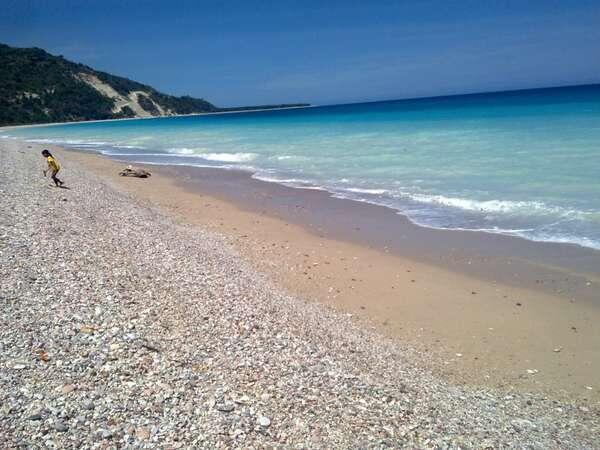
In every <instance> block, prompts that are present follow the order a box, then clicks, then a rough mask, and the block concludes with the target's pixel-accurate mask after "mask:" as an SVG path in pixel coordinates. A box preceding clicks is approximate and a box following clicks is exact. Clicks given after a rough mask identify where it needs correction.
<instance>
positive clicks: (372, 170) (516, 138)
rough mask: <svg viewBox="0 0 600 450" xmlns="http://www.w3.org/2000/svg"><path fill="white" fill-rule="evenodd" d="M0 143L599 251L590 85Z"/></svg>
mask: <svg viewBox="0 0 600 450" xmlns="http://www.w3.org/2000/svg"><path fill="white" fill-rule="evenodd" d="M0 136H1V137H3V138H11V137H15V138H25V139H27V140H30V141H34V142H48V143H56V144H63V145H67V146H73V147H76V148H80V149H86V150H89V151H93V152H99V153H102V154H104V155H108V156H111V157H113V158H117V159H120V160H124V161H131V162H143V163H151V164H180V165H189V166H209V167H220V168H224V169H242V170H247V171H250V172H252V173H253V176H254V177H256V178H259V179H262V180H266V181H271V182H276V183H284V184H287V185H292V186H296V187H299V188H311V189H325V190H327V191H329V192H331V193H332V194H333V195H335V196H338V197H344V198H350V199H355V200H358V201H366V202H372V203H377V204H381V205H386V206H389V207H391V208H394V209H396V210H397V211H399V212H400V213H402V214H405V215H407V216H408V217H409V218H410V219H411V220H412V221H414V222H415V223H417V224H420V225H423V226H428V227H436V228H448V229H466V230H483V231H487V232H491V233H503V234H511V235H518V236H522V237H525V238H527V239H531V240H537V241H553V242H570V243H575V244H579V245H582V246H586V247H593V248H597V249H600V85H592V86H579V87H566V88H554V89H538V90H527V91H513V92H504V93H490V94H477V95H464V96H452V97H437V98H428V99H417V100H399V101H386V102H376V103H361V104H350V105H335V106H319V107H311V108H302V109H293V110H279V111H262V112H247V113H237V114H220V115H205V116H187V117H171V118H159V119H151V120H125V121H108V122H96V123H79V124H68V125H53V126H41V127H32V128H17V129H11V130H6V131H0ZM65 172H66V173H65V174H64V176H65V178H66V179H68V172H67V171H65Z"/></svg>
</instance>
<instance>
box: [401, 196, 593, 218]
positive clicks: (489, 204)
mask: <svg viewBox="0 0 600 450" xmlns="http://www.w3.org/2000/svg"><path fill="white" fill-rule="evenodd" d="M400 196H401V197H406V198H410V199H411V200H414V201H417V202H421V203H429V204H433V205H440V206H449V207H452V208H457V209H462V210H463V211H474V212H479V213H504V214H510V213H519V212H523V213H527V214H531V213H532V212H537V213H545V214H557V215H568V214H581V213H583V212H582V211H575V210H569V209H564V208H560V207H558V206H551V205H547V204H545V203H543V202H539V201H512V200H473V199H466V198H458V197H446V196H443V195H425V194H414V193H406V192H402V193H401V194H400Z"/></svg>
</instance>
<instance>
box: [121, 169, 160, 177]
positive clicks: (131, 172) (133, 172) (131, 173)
mask: <svg viewBox="0 0 600 450" xmlns="http://www.w3.org/2000/svg"><path fill="white" fill-rule="evenodd" d="M119 175H121V176H122V177H137V178H148V177H149V176H150V175H152V174H151V173H150V172H148V171H147V170H144V169H138V168H136V167H131V166H127V167H125V168H124V169H123V170H121V171H120V172H119Z"/></svg>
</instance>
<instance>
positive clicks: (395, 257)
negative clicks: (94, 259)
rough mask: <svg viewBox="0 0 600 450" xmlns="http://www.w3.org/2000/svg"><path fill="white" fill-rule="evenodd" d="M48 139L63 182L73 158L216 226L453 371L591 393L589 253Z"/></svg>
mask: <svg viewBox="0 0 600 450" xmlns="http://www.w3.org/2000/svg"><path fill="white" fill-rule="evenodd" d="M24 145H25V144H24ZM27 145H29V144H27ZM31 147H32V148H34V149H37V147H38V146H36V145H31ZM52 149H53V150H54V151H56V154H57V156H58V158H59V160H60V161H61V163H62V165H63V169H64V170H63V175H64V178H65V180H66V181H67V182H68V165H69V160H73V161H77V162H78V163H81V164H84V165H85V166H86V167H87V168H89V169H91V170H92V171H94V172H95V173H98V174H100V175H102V176H103V177H105V179H106V180H107V181H108V182H110V183H112V184H114V185H116V186H118V187H119V188H120V189H123V190H125V191H127V192H129V193H131V194H133V195H135V196H137V197H139V198H142V199H146V200H148V201H150V202H152V203H154V204H157V205H158V206H160V207H161V208H162V209H163V210H165V211H167V212H171V213H173V214H174V215H175V216H176V217H178V218H179V219H180V220H181V222H182V223H189V224H192V225H198V226H201V227H204V228H207V229H210V230H214V231H217V232H219V233H221V234H223V235H225V236H227V237H228V240H229V242H230V243H231V244H232V245H233V246H234V247H236V248H237V249H238V250H240V251H241V252H242V253H243V254H244V255H245V256H246V257H247V258H248V259H249V260H250V261H252V262H253V264H254V265H255V266H256V267H257V268H259V269H260V270H261V271H263V272H265V273H267V274H269V275H270V276H271V277H272V278H273V279H274V280H276V281H277V282H278V283H279V284H280V285H281V286H282V287H284V288H286V289H287V290H289V291H290V292H293V293H294V294H296V295H299V296H302V297H304V298H306V299H308V300H311V301H318V302H321V303H324V304H328V305H331V307H332V308H335V309H338V310H342V311H345V312H347V313H348V314H352V315H353V317H354V318H355V319H356V320H357V321H360V322H363V323H364V325H365V326H372V327H376V328H377V329H379V330H380V331H382V332H383V333H385V334H388V335H390V336H393V337H395V338H397V339H398V345H406V344H409V345H411V346H413V347H415V348H417V349H418V350H420V351H422V352H423V354H424V357H427V359H429V360H430V363H431V366H432V369H433V370H434V371H435V372H437V373H440V374H442V375H444V376H447V377H449V378H450V379H452V380H453V381H455V382H464V383H468V384H472V385H485V386H496V387H501V388H505V389H507V390H511V389H516V390H526V391H539V392H543V393H546V394H550V395H552V396H555V397H557V398H558V397H568V398H578V399H581V400H588V401H590V402H592V403H598V402H599V401H600V395H599V391H600V328H599V327H597V326H596V325H595V323H596V322H597V321H598V319H599V318H600V298H599V297H600V289H598V286H599V283H600V252H597V251H594V250H588V249H584V248H581V247H577V246H573V245H563V244H544V243H533V242H529V241H526V240H523V239H520V238H513V237H507V236H497V235H490V234H485V233H473V232H454V231H443V230H432V229H426V228H422V227H417V226H415V225H413V224H411V223H410V222H409V221H408V220H407V219H406V218H404V217H402V216H400V215H398V214H396V213H395V212H394V211H392V210H390V209H388V208H384V207H379V206H374V205H369V204H366V203H358V202H354V201H350V200H341V199H335V198H331V197H330V196H329V195H328V194H327V193H326V192H322V191H315V190H303V189H294V188H288V187H285V186H280V185H277V184H273V183H266V182H262V181H258V180H254V179H252V178H251V177H250V176H249V175H248V174H247V173H242V172H235V171H222V170H218V169H200V168H190V167H168V166H160V167H158V166H146V167H145V168H146V169H147V170H150V171H151V172H152V173H153V175H152V177H151V178H150V179H135V178H123V177H119V176H118V175H117V173H118V170H119V169H120V168H122V167H123V165H124V164H123V163H120V162H116V161H113V160H110V159H107V158H104V157H100V156H98V155H95V154H89V153H84V152H76V151H65V150H60V149H57V148H56V147H52ZM40 164H41V163H40ZM73 188H74V189H76V186H73Z"/></svg>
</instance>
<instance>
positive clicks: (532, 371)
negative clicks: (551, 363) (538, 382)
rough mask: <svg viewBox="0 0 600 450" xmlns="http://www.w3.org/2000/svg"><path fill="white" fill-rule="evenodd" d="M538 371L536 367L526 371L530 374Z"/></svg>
mask: <svg viewBox="0 0 600 450" xmlns="http://www.w3.org/2000/svg"><path fill="white" fill-rule="evenodd" d="M538 372H539V370H537V369H527V373H528V374H530V375H533V374H536V373H538Z"/></svg>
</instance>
